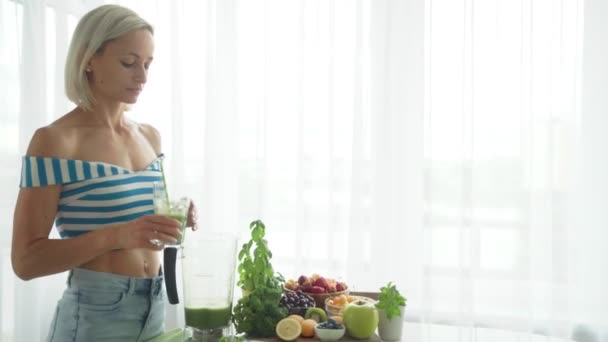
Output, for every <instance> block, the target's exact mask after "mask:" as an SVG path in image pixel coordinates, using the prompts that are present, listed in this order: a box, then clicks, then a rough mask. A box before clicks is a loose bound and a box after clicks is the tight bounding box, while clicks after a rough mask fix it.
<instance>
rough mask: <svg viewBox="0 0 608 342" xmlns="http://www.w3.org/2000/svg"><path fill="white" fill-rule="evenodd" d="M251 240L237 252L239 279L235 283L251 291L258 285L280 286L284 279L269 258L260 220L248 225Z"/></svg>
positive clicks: (270, 256) (263, 227) (269, 254)
mask: <svg viewBox="0 0 608 342" xmlns="http://www.w3.org/2000/svg"><path fill="white" fill-rule="evenodd" d="M249 229H251V240H249V242H247V243H245V244H243V246H242V248H241V251H240V252H239V267H238V272H239V280H238V282H237V285H238V286H240V287H241V288H242V289H243V290H245V291H253V290H254V289H256V288H258V287H281V286H282V284H283V282H284V279H283V277H282V276H281V275H280V274H275V272H274V270H273V268H272V264H271V263H270V259H271V258H272V252H270V249H269V248H268V242H267V241H266V239H264V236H265V234H266V226H264V223H263V222H262V221H260V220H257V221H253V222H251V224H250V225H249Z"/></svg>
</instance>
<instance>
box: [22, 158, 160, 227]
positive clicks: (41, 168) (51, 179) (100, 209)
mask: <svg viewBox="0 0 608 342" xmlns="http://www.w3.org/2000/svg"><path fill="white" fill-rule="evenodd" d="M162 158H163V157H162V155H160V156H159V157H157V158H155V159H154V160H153V161H152V162H150V164H148V166H146V167H145V168H144V169H142V170H129V169H127V168H124V167H121V166H118V165H113V164H109V163H104V162H100V161H88V160H78V159H63V158H53V157H36V156H24V157H23V165H22V170H21V184H20V187H22V188H34V187H42V186H49V185H62V190H61V194H60V198H59V206H58V208H57V216H56V217H55V226H56V227H57V230H58V232H59V235H60V236H61V237H62V238H70V237H75V236H78V235H81V234H84V233H87V232H90V231H93V230H96V229H100V228H103V227H104V226H107V225H110V224H113V223H119V222H126V221H130V220H133V219H136V218H138V217H140V216H143V215H148V214H153V213H154V205H153V200H152V191H153V182H159V181H162V175H161V160H162Z"/></svg>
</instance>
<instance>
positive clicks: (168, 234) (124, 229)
mask: <svg viewBox="0 0 608 342" xmlns="http://www.w3.org/2000/svg"><path fill="white" fill-rule="evenodd" d="M181 227H182V222H180V221H178V220H176V219H173V218H171V217H169V216H164V215H146V216H142V217H139V218H137V219H135V220H133V221H130V222H128V224H121V225H119V226H118V227H117V228H118V229H117V230H118V232H117V233H116V234H117V238H118V243H117V249H134V248H147V249H153V250H162V249H163V245H165V244H175V243H176V242H177V241H178V240H180V239H181V238H182V233H181ZM153 240H155V241H158V244H155V243H153V242H152V241H153Z"/></svg>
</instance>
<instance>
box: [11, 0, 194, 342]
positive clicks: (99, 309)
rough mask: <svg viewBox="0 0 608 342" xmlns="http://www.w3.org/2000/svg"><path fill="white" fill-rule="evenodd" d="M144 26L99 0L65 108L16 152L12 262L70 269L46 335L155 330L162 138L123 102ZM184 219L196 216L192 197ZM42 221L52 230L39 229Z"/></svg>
mask: <svg viewBox="0 0 608 342" xmlns="http://www.w3.org/2000/svg"><path fill="white" fill-rule="evenodd" d="M153 33H154V30H153V28H152V26H151V25H150V24H149V23H147V22H146V21H145V20H143V19H142V18H141V17H139V16H138V15H137V14H136V13H134V12H133V11H131V10H129V9H127V8H124V7H120V6H115V5H106V6H101V7H98V8H96V9H94V10H92V11H91V12H89V13H87V14H86V15H85V16H84V17H83V18H82V19H81V20H80V22H79V23H78V25H77V27H76V29H75V32H74V36H73V38H72V41H71V44H70V50H69V52H68V57H67V61H66V66H65V87H66V93H67V96H68V98H69V99H70V100H71V101H72V102H74V103H75V104H76V107H75V108H74V109H73V110H72V111H70V112H69V113H67V114H65V115H64V116H62V117H61V118H59V119H58V120H57V121H55V122H53V123H51V124H50V125H48V126H46V127H42V128H40V129H38V130H37V131H36V132H35V134H34V136H33V137H32V139H31V142H30V145H29V147H28V150H27V154H26V156H25V157H24V158H23V167H22V175H21V176H22V179H21V185H20V190H19V196H18V200H17V204H16V208H15V216H14V226H13V241H12V252H11V253H12V255H11V257H12V264H13V269H14V271H15V273H16V274H17V276H19V277H20V278H21V279H24V280H29V279H33V278H37V277H43V276H46V275H50V274H55V273H59V272H64V271H69V276H68V281H67V289H66V290H65V292H64V294H63V296H62V298H61V299H60V300H59V302H58V305H57V309H56V312H55V317H54V319H53V322H52V324H51V327H50V332H49V335H48V340H49V341H101V340H103V341H143V340H147V339H150V338H152V337H154V336H157V335H159V334H161V333H162V332H163V329H164V293H163V291H164V290H163V284H162V272H161V269H160V258H159V251H161V250H162V248H163V247H162V244H161V245H158V244H155V243H152V242H151V241H158V240H160V241H163V242H165V243H172V242H174V241H176V240H177V239H178V238H179V236H180V232H179V222H177V221H176V220H173V219H171V218H168V217H165V216H159V215H154V210H153V205H152V187H153V186H152V184H153V182H155V181H160V180H161V179H162V177H161V173H160V158H161V139H160V136H159V133H158V131H157V130H156V129H154V128H153V127H151V126H149V125H146V124H140V123H136V122H133V121H132V120H130V119H129V118H127V116H126V115H125V110H126V109H127V106H129V105H130V104H134V103H135V102H136V101H137V98H138V96H139V94H140V93H141V91H142V90H143V89H144V85H145V84H146V80H147V75H148V69H149V67H150V65H151V63H152V60H153V55H154V41H153ZM188 216H189V217H188V221H189V222H188V225H189V226H193V227H194V226H195V222H194V221H195V219H196V218H195V210H194V207H193V206H192V205H191V207H190V211H189V215H188ZM53 223H55V226H56V228H57V230H58V232H59V234H60V236H61V238H62V239H49V233H50V231H51V229H52V227H53Z"/></svg>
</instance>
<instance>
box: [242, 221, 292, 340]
mask: <svg viewBox="0 0 608 342" xmlns="http://www.w3.org/2000/svg"><path fill="white" fill-rule="evenodd" d="M249 229H250V230H251V239H250V240H249V241H248V242H247V243H245V244H243V247H242V248H241V251H240V252H239V257H238V259H239V266H238V272H239V280H238V282H237V285H238V286H240V287H241V288H242V289H243V290H245V291H246V292H248V293H249V294H248V295H245V296H243V298H241V299H239V301H238V302H237V304H236V305H235V306H234V309H233V316H232V319H233V321H234V325H235V328H236V331H237V332H239V333H245V334H246V335H247V336H251V337H273V336H275V335H276V333H275V326H276V324H277V323H278V321H280V320H281V319H282V318H284V317H285V316H287V309H286V308H283V307H279V302H280V300H281V295H282V293H283V283H284V282H285V280H284V279H283V277H282V276H281V275H280V274H275V272H274V269H273V268H272V264H271V262H270V259H271V258H272V253H271V252H270V249H269V248H268V242H267V241H266V240H265V239H264V236H265V233H266V227H265V226H264V223H263V222H262V221H260V220H257V221H253V222H251V224H250V225H249Z"/></svg>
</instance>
